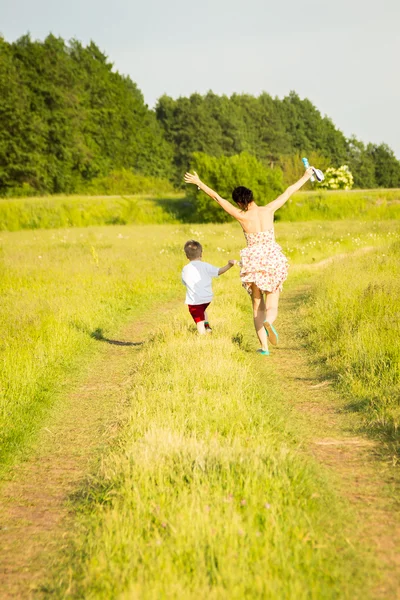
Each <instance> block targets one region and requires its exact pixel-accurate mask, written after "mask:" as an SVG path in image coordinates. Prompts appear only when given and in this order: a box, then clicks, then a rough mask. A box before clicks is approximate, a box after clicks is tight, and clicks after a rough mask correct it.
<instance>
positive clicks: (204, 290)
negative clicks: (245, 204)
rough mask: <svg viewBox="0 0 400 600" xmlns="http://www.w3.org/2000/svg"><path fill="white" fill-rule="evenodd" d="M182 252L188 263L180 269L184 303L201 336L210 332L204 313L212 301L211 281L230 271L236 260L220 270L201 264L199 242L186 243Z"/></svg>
mask: <svg viewBox="0 0 400 600" xmlns="http://www.w3.org/2000/svg"><path fill="white" fill-rule="evenodd" d="M184 251H185V254H186V256H187V258H188V259H189V261H190V262H189V264H188V265H186V266H185V267H183V269H182V283H183V284H184V285H185V286H186V300H185V303H186V304H187V305H188V308H189V312H190V314H191V315H192V317H193V320H194V322H195V323H196V326H197V331H198V332H199V333H200V334H203V333H206V331H211V327H210V325H209V323H208V317H207V313H206V309H207V307H208V305H209V304H210V302H211V300H212V299H213V293H212V289H211V280H212V278H213V277H218V275H222V273H225V272H226V271H228V270H229V269H231V268H232V267H233V265H234V264H236V260H229V261H228V264H226V265H225V266H224V267H221V268H220V269H219V268H218V267H214V266H213V265H210V264H209V263H206V262H203V261H202V256H203V248H202V246H201V244H200V242H196V241H195V240H189V241H188V242H186V244H185V246H184Z"/></svg>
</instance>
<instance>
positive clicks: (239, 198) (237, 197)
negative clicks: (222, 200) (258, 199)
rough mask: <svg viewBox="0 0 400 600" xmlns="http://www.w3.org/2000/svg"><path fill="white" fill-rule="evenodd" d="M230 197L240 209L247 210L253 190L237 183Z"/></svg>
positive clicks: (251, 199) (251, 200)
mask: <svg viewBox="0 0 400 600" xmlns="http://www.w3.org/2000/svg"><path fill="white" fill-rule="evenodd" d="M232 198H233V200H234V201H235V202H236V204H239V206H240V208H241V209H242V210H247V209H248V206H249V204H250V202H253V192H252V191H251V190H249V188H247V187H244V186H243V185H239V187H237V188H235V189H234V190H233V192H232Z"/></svg>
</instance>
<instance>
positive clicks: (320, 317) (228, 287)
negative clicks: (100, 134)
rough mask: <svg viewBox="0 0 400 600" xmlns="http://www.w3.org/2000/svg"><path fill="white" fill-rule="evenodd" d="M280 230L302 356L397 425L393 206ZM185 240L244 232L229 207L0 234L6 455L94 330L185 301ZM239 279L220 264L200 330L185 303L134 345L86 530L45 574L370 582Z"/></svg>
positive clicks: (375, 417) (237, 590)
mask: <svg viewBox="0 0 400 600" xmlns="http://www.w3.org/2000/svg"><path fill="white" fill-rule="evenodd" d="M276 233H277V238H278V241H279V242H280V243H281V245H282V247H283V249H284V251H285V252H286V253H287V255H288V257H289V259H290V262H291V264H292V274H291V282H290V284H289V285H290V286H294V285H302V286H307V288H310V294H311V295H310V296H309V298H308V301H307V303H306V304H305V305H304V307H303V309H302V310H303V314H304V321H303V322H302V323H299V331H300V332H302V333H303V336H304V338H303V339H304V342H305V343H306V344H307V345H308V347H309V349H310V356H311V355H312V354H313V355H314V356H315V357H317V358H318V359H319V360H320V361H322V363H323V364H324V365H325V366H324V368H325V369H329V373H330V374H331V375H333V376H335V377H336V376H337V378H338V385H339V386H340V388H341V389H342V390H344V391H345V393H346V394H348V398H349V402H353V403H354V405H355V407H356V408H357V410H359V411H360V413H361V415H363V418H364V424H365V427H366V428H369V430H370V431H371V432H373V431H376V429H377V428H378V429H379V428H380V429H379V430H380V431H381V433H385V435H388V434H390V435H391V436H392V438H394V436H395V435H396V431H397V423H398V404H397V403H396V402H397V401H396V398H397V394H398V385H399V369H398V365H399V362H398V361H399V355H398V344H397V336H398V331H399V323H400V320H399V314H400V313H399V307H398V282H397V278H396V272H397V264H398V255H399V236H400V221H390V220H385V221H381V222H379V221H369V222H366V221H357V220H351V221H338V222H333V221H332V222H330V221H315V222H307V223H283V222H281V223H278V224H277V226H276ZM189 238H195V239H199V240H200V241H201V242H202V244H203V246H204V259H205V260H207V261H209V262H212V263H214V264H217V265H219V266H222V265H223V264H225V263H226V262H227V260H228V259H229V258H238V252H239V250H240V248H241V247H243V243H244V240H243V236H242V234H241V233H240V231H238V228H237V226H235V225H231V224H228V225H207V226H205V225H182V224H179V225H176V224H170V225H147V226H134V225H133V226H125V227H122V226H113V227H90V228H86V229H78V228H76V229H62V230H47V231H45V230H40V231H22V232H16V233H9V232H2V233H1V234H0V273H1V278H0V306H1V313H0V314H1V315H2V316H1V321H0V325H1V329H2V339H1V344H0V361H1V367H2V368H1V372H0V390H1V405H0V406H1V413H0V428H1V431H2V432H3V433H2V439H1V444H2V460H3V464H6V465H7V464H8V463H9V461H10V460H13V459H14V458H15V456H16V454H18V452H20V451H21V450H22V449H24V448H29V444H30V443H31V442H32V439H34V437H35V435H36V432H37V430H38V428H39V427H40V426H41V424H42V423H43V420H44V418H45V415H46V413H47V411H48V410H49V408H50V407H51V406H52V405H53V404H54V402H55V401H56V399H57V398H58V397H59V396H60V394H62V391H63V388H64V387H65V386H66V385H68V382H70V381H71V377H75V376H77V375H79V373H80V372H81V370H82V368H83V367H82V366H83V365H84V364H86V363H87V362H88V361H90V360H92V358H93V356H94V355H95V354H96V352H97V351H98V348H99V345H100V344H101V340H102V339H107V338H109V337H112V335H113V333H114V332H115V331H116V330H117V329H118V328H119V327H120V326H121V325H122V324H123V323H124V322H127V321H129V320H134V319H139V318H140V315H141V314H143V313H144V312H145V311H148V310H149V309H151V310H154V320H155V322H156V323H158V322H161V323H162V315H161V316H160V314H159V313H158V311H157V307H159V306H160V304H163V303H165V302H167V301H168V300H176V301H178V299H180V300H181V301H182V302H183V288H182V286H181V283H180V278H179V273H180V269H181V267H182V266H183V265H184V264H185V258H184V255H183V253H182V246H183V243H184V242H185V241H186V240H187V239H189ZM363 248H368V249H369V251H368V252H366V253H365V254H361V253H360V254H355V255H354V256H353V257H351V258H347V259H342V260H338V261H336V262H332V263H331V264H329V265H328V266H327V267H320V268H318V265H317V263H318V262H319V261H323V260H325V259H326V258H329V257H332V256H335V255H341V254H343V253H347V252H354V251H359V250H361V249H363ZM371 248H372V249H371ZM373 248H377V250H374V249H373ZM237 278H238V273H237V271H236V272H235V271H234V270H231V271H229V272H228V273H227V274H226V275H224V276H223V277H221V278H220V279H219V280H218V281H216V282H215V284H214V290H215V296H216V298H215V302H213V305H212V308H211V309H210V317H211V322H212V325H214V329H215V331H214V333H213V334H212V338H206V339H198V338H197V337H196V336H195V335H194V328H193V326H192V324H191V323H190V320H189V317H188V315H187V311H186V310H185V308H184V306H183V305H182V307H181V310H180V312H179V311H178V313H177V317H176V319H175V320H173V321H172V322H171V323H162V324H161V325H158V333H157V335H156V336H155V337H154V338H153V339H152V340H151V341H150V343H148V344H146V346H145V347H144V348H143V349H142V350H140V354H139V355H138V361H137V364H135V365H133V372H132V383H131V385H130V386H129V388H128V389H127V392H126V400H127V401H128V403H129V406H130V417H129V419H127V421H126V423H125V424H124V427H123V430H122V432H121V435H120V436H119V438H118V443H117V444H116V445H115V447H114V449H113V451H112V452H111V453H110V455H109V456H108V457H107V458H106V459H105V461H104V462H103V466H102V469H101V470H100V472H98V473H96V475H94V476H93V477H92V478H91V480H90V485H89V486H88V487H87V488H86V489H85V490H83V491H82V496H83V497H84V500H83V501H82V502H81V504H80V506H79V508H80V526H81V531H82V533H81V535H79V536H77V537H76V539H74V540H73V543H71V546H70V547H69V550H68V553H67V555H66V558H65V562H62V561H61V563H60V568H59V569H58V570H57V571H56V572H55V573H54V574H53V575H52V577H50V579H49V582H48V584H47V587H46V590H47V592H48V594H49V595H50V594H52V595H54V596H55V597H74V598H114V597H115V598H117V597H119V598H137V597H140V598H158V597H165V596H166V595H167V592H168V595H169V597H174V598H175V597H176V598H178V597H179V598H199V597H209V598H243V597H244V598H246V597H248V598H251V597H259V598H290V599H291V598H296V599H297V598H315V599H316V600H317V599H318V600H319V599H320V598H328V599H329V598H332V599H333V598H338V599H342V598H348V599H350V598H367V597H368V593H369V592H368V590H369V589H370V587H371V584H370V581H371V577H372V578H373V577H375V575H374V566H373V561H371V559H370V557H369V556H368V549H366V550H365V549H363V548H362V547H360V546H359V545H357V541H354V543H353V542H352V543H349V542H348V536H350V538H351V539H353V540H354V539H355V540H356V538H357V536H356V534H355V533H354V523H356V519H355V516H354V515H352V513H351V511H349V510H348V509H347V508H346V507H345V506H344V505H343V502H342V500H341V499H340V498H339V497H338V495H337V494H336V492H335V490H334V484H333V482H332V481H331V480H330V478H329V477H328V476H327V475H326V473H325V471H324V470H323V469H321V468H320V467H319V465H318V464H317V463H316V462H315V461H314V460H312V459H311V458H309V457H307V456H305V455H304V454H303V453H302V452H300V451H299V448H300V447H301V441H302V439H303V438H306V437H307V435H308V432H307V424H306V423H305V421H304V419H301V418H300V417H298V416H296V414H295V412H294V411H293V410H292V408H291V404H290V402H289V401H288V398H285V397H283V396H282V393H281V389H280V384H279V381H278V380H277V379H276V377H275V376H274V374H273V372H272V371H271V370H269V369H268V363H266V362H265V359H263V358H261V357H259V356H257V355H255V353H254V350H255V349H256V348H257V343H256V340H255V336H254V333H253V332H252V324H251V318H250V317H251V315H250V310H249V300H248V298H247V295H246V293H245V292H244V291H243V290H242V289H241V288H240V285H239V282H238V280H237ZM387 298H390V302H387ZM385 299H386V302H385ZM371 315H375V316H376V317H377V319H378V320H379V322H380V324H381V329H380V330H381V331H382V330H383V331H384V335H381V336H380V337H377V336H376V327H375V325H374V321H373V319H371ZM321 332H322V333H323V335H321ZM260 361H261V362H260ZM378 376H379V377H380V381H381V382H383V385H378V384H377V377H378ZM71 573H72V577H71Z"/></svg>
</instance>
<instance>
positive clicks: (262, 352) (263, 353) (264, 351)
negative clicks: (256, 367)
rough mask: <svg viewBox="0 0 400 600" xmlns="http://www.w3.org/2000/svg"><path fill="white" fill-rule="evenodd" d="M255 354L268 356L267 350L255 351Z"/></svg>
mask: <svg viewBox="0 0 400 600" xmlns="http://www.w3.org/2000/svg"><path fill="white" fill-rule="evenodd" d="M257 354H262V356H269V350H263V349H262V348H259V349H258V350H257Z"/></svg>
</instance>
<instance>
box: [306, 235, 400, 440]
mask: <svg viewBox="0 0 400 600" xmlns="http://www.w3.org/2000/svg"><path fill="white" fill-rule="evenodd" d="M391 237H392V238H397V241H394V242H392V243H391V244H389V243H386V244H385V245H383V246H381V247H380V249H379V250H376V251H373V252H368V253H366V254H364V255H359V256H353V257H349V258H347V259H346V260H345V261H340V262H337V263H333V264H332V265H331V266H330V267H329V269H326V270H324V271H323V272H322V273H321V274H320V276H319V277H318V278H317V280H316V282H314V284H313V286H312V292H311V295H310V298H309V301H308V304H307V306H306V307H304V311H303V312H304V316H305V320H304V321H303V324H304V332H305V335H306V337H307V341H308V343H309V344H310V345H311V347H312V349H313V351H314V352H315V353H316V355H317V356H318V358H319V360H321V361H322V363H323V365H324V366H325V368H326V369H327V371H328V373H330V374H331V375H333V376H334V377H335V379H336V380H337V386H338V387H339V389H340V391H341V392H342V394H344V395H345V397H346V398H347V400H348V408H349V409H350V410H354V411H358V412H360V413H361V414H362V415H363V425H364V428H365V429H366V430H367V431H368V432H370V433H378V434H380V435H383V437H384V439H385V440H388V439H389V440H391V441H393V442H394V443H395V446H397V452H398V451H399V442H400V435H399V433H400V430H399V425H400V403H399V399H400V343H399V339H400V278H399V264H400V235H399V232H398V231H397V232H393V234H392V236H391Z"/></svg>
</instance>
